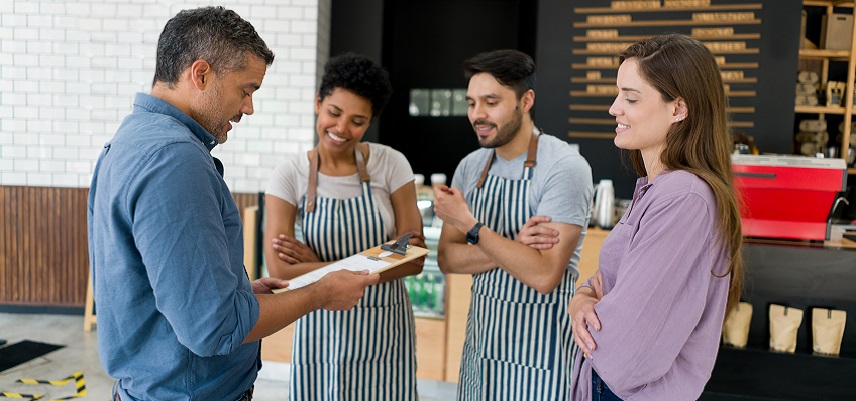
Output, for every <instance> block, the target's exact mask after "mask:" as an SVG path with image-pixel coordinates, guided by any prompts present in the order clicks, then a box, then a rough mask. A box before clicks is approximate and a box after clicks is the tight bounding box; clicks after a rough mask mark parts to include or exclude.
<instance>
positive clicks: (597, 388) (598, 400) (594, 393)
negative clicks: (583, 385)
mask: <svg viewBox="0 0 856 401" xmlns="http://www.w3.org/2000/svg"><path fill="white" fill-rule="evenodd" d="M591 399H592V400H593V401H621V398H618V396H617V395H615V393H613V392H612V390H610V389H609V387H607V386H606V382H605V381H603V380H601V379H600V376H598V375H597V371H595V370H594V369H592V370H591Z"/></svg>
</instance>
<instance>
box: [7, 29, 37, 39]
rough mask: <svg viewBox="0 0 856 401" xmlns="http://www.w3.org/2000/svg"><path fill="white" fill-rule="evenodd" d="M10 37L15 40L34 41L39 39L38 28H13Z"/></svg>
mask: <svg viewBox="0 0 856 401" xmlns="http://www.w3.org/2000/svg"><path fill="white" fill-rule="evenodd" d="M12 29H13V33H12V36H13V37H14V38H15V39H17V40H36V39H38V38H39V29H38V28H21V27H14V28H12Z"/></svg>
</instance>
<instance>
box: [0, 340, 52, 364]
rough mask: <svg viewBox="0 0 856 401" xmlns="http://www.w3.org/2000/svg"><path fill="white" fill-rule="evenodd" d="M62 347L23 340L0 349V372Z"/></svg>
mask: <svg viewBox="0 0 856 401" xmlns="http://www.w3.org/2000/svg"><path fill="white" fill-rule="evenodd" d="M62 347H64V345H54V344H47V343H39V342H35V341H30V340H24V341H21V342H17V343H15V344H12V345H7V346H5V347H3V348H0V372H3V371H4V370H7V369H11V368H14V367H15V366H18V365H20V364H22V363H24V362H27V361H29V360H31V359H35V358H38V357H40V356H42V355H44V354H47V353H49V352H54V351H56V350H58V349H60V348H62Z"/></svg>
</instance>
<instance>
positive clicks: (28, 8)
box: [7, 0, 39, 14]
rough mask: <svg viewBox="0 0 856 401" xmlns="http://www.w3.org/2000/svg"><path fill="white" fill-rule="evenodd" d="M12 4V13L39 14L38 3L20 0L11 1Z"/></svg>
mask: <svg viewBox="0 0 856 401" xmlns="http://www.w3.org/2000/svg"><path fill="white" fill-rule="evenodd" d="M7 1H8V0H7ZM13 3H15V7H14V10H15V11H14V12H15V13H16V14H37V13H38V12H39V5H38V3H35V2H29V1H21V0H17V1H13Z"/></svg>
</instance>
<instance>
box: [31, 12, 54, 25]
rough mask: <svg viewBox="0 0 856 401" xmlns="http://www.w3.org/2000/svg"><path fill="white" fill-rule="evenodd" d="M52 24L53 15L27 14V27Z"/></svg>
mask: <svg viewBox="0 0 856 401" xmlns="http://www.w3.org/2000/svg"><path fill="white" fill-rule="evenodd" d="M52 25H53V17H52V16H50V15H28V16H27V26H29V27H37V28H39V27H49V26H52Z"/></svg>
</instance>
